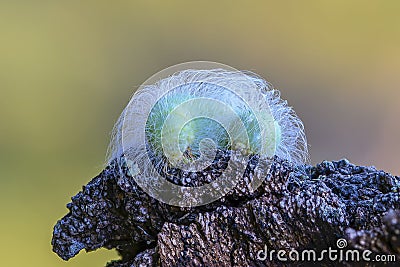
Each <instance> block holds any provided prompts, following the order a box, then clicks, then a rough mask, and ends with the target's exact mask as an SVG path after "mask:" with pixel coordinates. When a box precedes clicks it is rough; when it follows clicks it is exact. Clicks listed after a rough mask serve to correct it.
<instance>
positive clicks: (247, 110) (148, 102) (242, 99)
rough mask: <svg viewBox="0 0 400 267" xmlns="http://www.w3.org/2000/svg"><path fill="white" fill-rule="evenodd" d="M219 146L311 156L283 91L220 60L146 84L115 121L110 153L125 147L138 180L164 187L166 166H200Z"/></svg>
mask: <svg viewBox="0 0 400 267" xmlns="http://www.w3.org/2000/svg"><path fill="white" fill-rule="evenodd" d="M217 151H236V152H240V154H241V155H243V156H244V157H248V156H249V155H254V154H258V155H263V156H265V157H273V156H275V155H276V156H278V157H280V158H283V159H287V160H288V161H291V162H293V163H295V164H300V163H304V162H305V161H307V159H308V151H307V143H306V137H305V133H304V127H303V124H302V122H301V121H300V119H299V118H298V117H297V116H296V114H295V112H294V111H293V109H292V108H291V107H289V106H288V105H287V102H286V101H284V100H282V99H280V93H279V91H277V90H275V89H273V88H272V86H271V85H270V84H269V83H268V82H266V81H265V80H263V79H262V78H260V77H258V76H257V75H255V74H253V73H249V72H241V71H237V70H233V69H229V70H227V69H226V68H216V69H187V70H183V71H178V72H175V73H173V74H172V75H169V76H167V77H166V78H163V79H161V80H159V81H157V82H155V83H153V84H148V85H145V86H142V87H141V88H140V89H139V90H138V91H137V92H136V93H135V94H134V95H133V96H132V98H131V100H130V102H129V104H128V105H127V107H126V108H125V109H124V111H123V112H122V114H121V116H120V118H119V119H118V122H117V123H116V125H115V127H114V132H113V138H112V140H111V143H110V146H109V155H108V161H111V160H113V159H114V158H119V157H120V156H121V155H124V157H125V158H127V162H129V163H130V165H133V166H135V167H134V168H133V167H132V166H131V169H132V168H133V169H135V172H134V174H137V175H138V176H140V177H141V179H139V180H138V179H136V181H137V182H138V183H139V185H141V186H144V187H145V188H148V187H151V188H154V186H156V187H159V185H160V184H163V186H164V187H165V183H164V182H165V181H164V182H163V181H162V177H160V176H162V169H163V168H165V167H166V166H172V167H174V168H178V169H181V170H184V171H188V172H196V171H201V170H203V169H205V168H206V167H207V166H210V164H211V163H212V162H213V161H214V160H215V155H216V153H217ZM242 167H243V171H244V169H245V167H246V166H245V165H244V166H242ZM133 176H135V175H133ZM236 176H237V175H236ZM143 180H146V184H144V182H143ZM149 184H151V186H149ZM167 187H173V185H168V186H167ZM145 188H144V189H145ZM175 189H176V190H178V191H179V189H178V188H175ZM175 189H174V190H175ZM163 190H164V191H165V188H163ZM185 190H186V189H185ZM145 191H146V189H145ZM150 191H151V192H152V193H150V194H152V195H153V196H154V195H157V196H159V193H156V194H154V190H150ZM161 191H162V190H161ZM181 191H182V190H181ZM225 191H226V190H225ZM148 193H149V192H148ZM202 194H204V192H202ZM164 202H168V201H164ZM169 202H170V201H169ZM201 204H205V203H201Z"/></svg>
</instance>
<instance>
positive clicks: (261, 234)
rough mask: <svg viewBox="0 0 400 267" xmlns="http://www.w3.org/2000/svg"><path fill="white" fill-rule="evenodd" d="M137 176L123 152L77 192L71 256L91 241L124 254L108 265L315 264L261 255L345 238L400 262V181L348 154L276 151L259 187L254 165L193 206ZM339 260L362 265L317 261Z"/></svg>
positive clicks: (60, 229)
mask: <svg viewBox="0 0 400 267" xmlns="http://www.w3.org/2000/svg"><path fill="white" fill-rule="evenodd" d="M252 161H253V163H254V161H256V162H255V163H257V162H258V159H257V158H254V159H253V160H252ZM121 162H122V163H121ZM259 163H260V164H262V163H263V162H261V160H260V162H259ZM253 165H254V164H253ZM213 173H214V174H215V175H217V172H213ZM128 174H129V172H128V171H127V170H126V166H125V164H124V162H123V160H121V159H120V160H115V161H114V162H113V163H112V164H110V166H108V167H107V168H106V169H105V170H104V171H103V172H102V173H100V174H99V175H98V176H97V177H95V178H94V179H93V180H92V181H90V182H89V183H88V185H86V186H84V187H83V190H82V191H81V192H79V193H78V194H77V195H76V196H74V197H73V198H72V202H71V203H69V204H68V205H67V207H68V209H69V210H70V212H69V213H68V214H67V215H66V216H65V217H64V218H62V219H61V220H59V221H58V222H57V224H56V225H55V227H54V233H53V240H52V245H53V250H54V252H56V253H57V254H58V255H59V256H60V257H61V258H63V259H64V260H68V259H70V258H72V257H74V256H75V255H76V254H77V253H78V252H79V251H80V250H82V249H85V250H86V251H92V250H96V249H98V248H100V247H105V248H108V249H112V248H115V249H117V251H118V252H119V253H120V255H121V260H118V261H113V262H111V263H109V264H108V265H107V266H109V267H112V266H160V265H161V266H265V265H268V266H271V265H272V266H276V265H282V266H284V265H285V266H286V265H291V266H292V265H301V266H308V265H310V264H311V263H309V262H282V261H279V260H278V259H277V257H276V254H275V255H274V257H273V258H272V261H271V260H270V259H267V260H259V259H257V253H258V251H260V250H263V249H264V248H265V246H266V247H267V248H268V250H269V251H270V250H272V249H274V250H278V249H284V250H286V251H287V252H289V251H290V250H291V249H296V250H297V251H300V252H301V251H302V250H304V249H315V250H316V251H321V250H323V249H327V248H328V247H332V248H334V249H337V244H336V242H337V240H338V239H339V238H344V239H346V240H347V242H348V244H347V246H346V247H345V248H343V249H358V250H360V251H362V250H366V249H368V250H371V251H372V252H373V254H371V256H370V257H371V258H372V257H373V256H372V255H375V254H392V255H395V257H396V260H397V263H398V262H399V261H400V211H399V209H400V201H399V200H400V195H399V190H400V179H399V177H397V176H392V175H390V174H388V173H385V172H383V171H378V170H376V169H375V168H374V167H364V166H355V165H353V164H351V163H349V162H348V161H347V160H340V161H336V162H335V161H333V162H328V161H324V162H322V163H321V164H318V165H317V166H315V167H313V166H308V165H304V166H292V165H291V164H290V163H288V162H286V161H281V160H279V159H277V158H275V159H274V161H273V163H272V166H271V168H270V169H269V171H268V174H265V176H264V179H265V180H264V182H263V184H262V185H261V186H260V187H259V188H258V190H257V191H255V192H252V193H250V192H249V191H248V189H247V187H246V183H247V181H248V180H251V179H252V177H253V176H255V175H257V174H254V169H253V167H252V164H249V166H248V168H247V170H246V172H245V175H244V178H243V179H241V180H240V181H239V183H238V185H237V186H236V187H235V188H234V190H232V191H231V192H229V193H228V194H227V195H226V196H225V197H223V198H221V199H219V200H218V201H216V202H213V203H211V204H208V205H204V206H200V207H193V208H180V207H175V206H169V205H167V204H164V203H161V202H159V201H157V200H155V199H153V198H152V197H150V196H148V195H147V194H146V193H144V192H143V191H142V190H141V189H140V188H139V187H138V186H137V184H136V183H135V181H134V180H133V179H132V177H130V176H129V175H128ZM180 175H184V174H180ZM192 178H193V177H192ZM171 179H172V178H171ZM174 179H175V180H174ZM174 179H172V180H174V182H177V181H176V177H175V178H174ZM182 180H184V179H182ZM192 180H193V179H192ZM194 180H196V179H194ZM198 180H202V179H201V177H199V179H198ZM177 183H179V182H177ZM194 183H195V181H194ZM339 264H342V265H346V264H349V265H353V264H354V263H353V262H351V263H350V262H348V263H346V262H338V261H329V260H328V261H323V262H318V264H316V265H319V266H321V265H325V266H337V265H339ZM359 264H361V265H365V264H366V263H365V262H361V263H359ZM369 264H370V265H371V266H374V265H379V264H377V263H373V262H372V263H371V262H370V263H369ZM386 266H387V265H386Z"/></svg>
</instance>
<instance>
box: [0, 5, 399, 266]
mask: <svg viewBox="0 0 400 267" xmlns="http://www.w3.org/2000/svg"><path fill="white" fill-rule="evenodd" d="M399 3H400V2H399V1H276V2H272V1H259V2H257V1H100V0H97V1H28V0H25V1H1V3H0V90H1V91H0V92H1V95H0V209H1V210H0V211H1V221H0V240H1V242H0V253H1V258H0V261H1V262H0V265H1V266H104V264H105V262H106V261H107V260H111V259H113V258H114V259H115V258H117V255H116V253H115V252H113V251H105V250H102V251H99V252H96V253H90V254H85V253H80V254H79V255H78V256H77V257H76V258H74V259H72V260H71V261H69V262H63V261H62V260H60V259H59V258H58V257H57V256H56V255H55V254H54V253H52V251H51V246H50V240H51V233H52V227H53V225H54V224H55V223H56V221H57V220H58V219H59V218H61V217H62V216H63V215H64V214H66V212H67V210H66V208H65V204H66V203H67V202H69V200H70V197H71V196H73V195H75V194H76V193H77V192H78V191H79V190H80V189H81V186H82V185H84V184H86V183H87V182H88V181H89V180H90V179H91V178H92V177H93V176H95V175H96V174H97V173H99V172H100V171H101V169H102V164H103V161H104V156H105V152H106V147H107V143H108V140H109V132H110V131H111V129H112V126H113V123H114V122H115V120H116V119H117V117H118V115H119V113H120V112H121V111H122V109H123V107H124V106H125V105H126V104H127V101H128V99H129V97H130V95H131V94H132V92H133V90H135V88H137V87H138V86H139V85H140V84H141V83H142V82H144V81H145V80H146V79H147V78H148V77H150V76H151V75H152V74H154V73H156V72H158V71H160V70H162V69H163V68H165V67H168V66H171V65H174V64H177V63H181V62H185V61H192V60H210V61H217V62H221V63H224V64H228V65H231V66H232V67H235V68H237V69H247V70H251V71H254V72H256V73H258V74H260V75H261V76H263V77H264V78H266V79H267V80H268V81H270V82H271V83H272V84H273V85H274V86H275V87H276V88H278V89H280V90H281V92H282V97H283V98H285V99H288V101H289V104H290V105H292V106H294V108H295V110H296V111H297V113H298V115H299V116H300V117H301V118H302V120H303V121H304V124H305V128H306V133H307V136H308V141H309V144H310V146H311V147H310V152H311V158H312V162H313V163H316V162H319V161H321V160H323V159H328V160H336V159H340V158H342V157H347V158H348V159H349V160H351V161H352V162H354V163H357V164H366V165H375V166H376V167H377V168H379V169H384V170H386V171H390V172H392V173H394V174H397V175H398V174H399V173H400V164H399V159H400V157H399V156H400V145H399V143H400V142H399V137H400V124H399V115H398V114H400V105H399V97H400V90H399V89H400V88H399V86H400V73H399V72H400V16H399V13H400V4H399Z"/></svg>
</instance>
